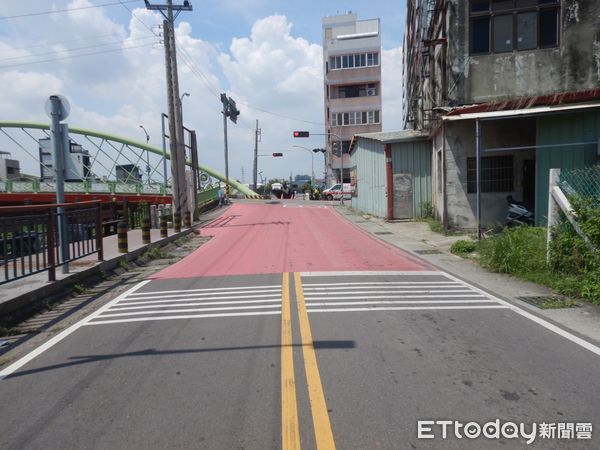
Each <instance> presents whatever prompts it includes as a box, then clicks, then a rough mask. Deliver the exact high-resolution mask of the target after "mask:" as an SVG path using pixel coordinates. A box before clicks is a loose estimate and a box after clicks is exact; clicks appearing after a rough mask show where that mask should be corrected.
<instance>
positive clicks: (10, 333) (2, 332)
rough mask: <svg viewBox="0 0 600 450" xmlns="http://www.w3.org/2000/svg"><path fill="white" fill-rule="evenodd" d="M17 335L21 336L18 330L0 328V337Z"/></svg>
mask: <svg viewBox="0 0 600 450" xmlns="http://www.w3.org/2000/svg"><path fill="white" fill-rule="evenodd" d="M18 334H21V332H20V331H19V329H18V328H13V327H11V328H5V327H0V337H5V336H16V335H18Z"/></svg>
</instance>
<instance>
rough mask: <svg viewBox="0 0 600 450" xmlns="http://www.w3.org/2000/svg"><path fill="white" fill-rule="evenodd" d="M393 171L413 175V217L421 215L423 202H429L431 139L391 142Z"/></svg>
mask: <svg viewBox="0 0 600 450" xmlns="http://www.w3.org/2000/svg"><path fill="white" fill-rule="evenodd" d="M392 167H393V172H394V173H411V174H412V176H413V217H422V215H423V214H422V206H423V203H424V202H429V203H431V141H411V142H400V143H397V144H392Z"/></svg>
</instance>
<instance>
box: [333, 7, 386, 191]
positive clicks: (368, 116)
mask: <svg viewBox="0 0 600 450" xmlns="http://www.w3.org/2000/svg"><path fill="white" fill-rule="evenodd" d="M323 65H324V74H325V80H324V97H325V125H326V127H325V133H326V135H327V138H326V149H327V152H326V156H325V157H326V166H327V184H328V185H332V184H334V183H335V182H339V181H340V179H341V178H342V177H343V181H344V182H347V183H349V182H350V157H349V155H348V151H349V148H350V142H351V141H352V137H353V136H354V135H355V134H357V133H369V132H377V131H381V123H382V116H381V36H380V32H379V19H370V20H358V18H357V15H356V14H354V13H352V12H348V13H346V14H342V15H337V16H329V17H324V18H323ZM340 141H341V147H342V149H341V152H342V154H341V156H342V157H343V160H342V158H341V157H340V150H339V146H340ZM342 162H343V168H344V171H343V174H341V173H340V172H341V170H340V169H341V168H342Z"/></svg>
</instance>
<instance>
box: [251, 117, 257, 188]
mask: <svg viewBox="0 0 600 450" xmlns="http://www.w3.org/2000/svg"><path fill="white" fill-rule="evenodd" d="M252 174H253V178H254V191H255V192H256V189H257V185H258V180H257V178H258V119H256V130H255V131H254V170H253V171H252Z"/></svg>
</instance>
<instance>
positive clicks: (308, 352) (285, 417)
mask: <svg viewBox="0 0 600 450" xmlns="http://www.w3.org/2000/svg"><path fill="white" fill-rule="evenodd" d="M294 286H295V292H296V303H297V305H298V322H299V324H300V336H301V342H302V355H303V357H304V369H305V372H306V382H307V387H308V398H309V401H310V409H311V414H312V420H313V427H314V430H315V441H316V445H317V448H318V449H335V442H334V440H333V432H332V431H331V422H330V420H329V413H328V412H327V404H326V402H325V395H324V394H323V385H322V383H321V376H320V374H319V367H318V365H317V356H316V354H315V349H314V346H313V339H312V332H311V330H310V322H309V320H308V312H307V310H306V303H305V301H304V289H303V288H302V280H301V278H300V274H299V273H294ZM290 294H291V291H290V274H289V273H287V272H286V273H284V274H283V282H282V304H281V443H282V448H283V449H284V450H286V449H300V448H301V446H300V429H299V426H298V404H297V401H296V381H295V374H294V348H293V335H292V308H291V295H290Z"/></svg>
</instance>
